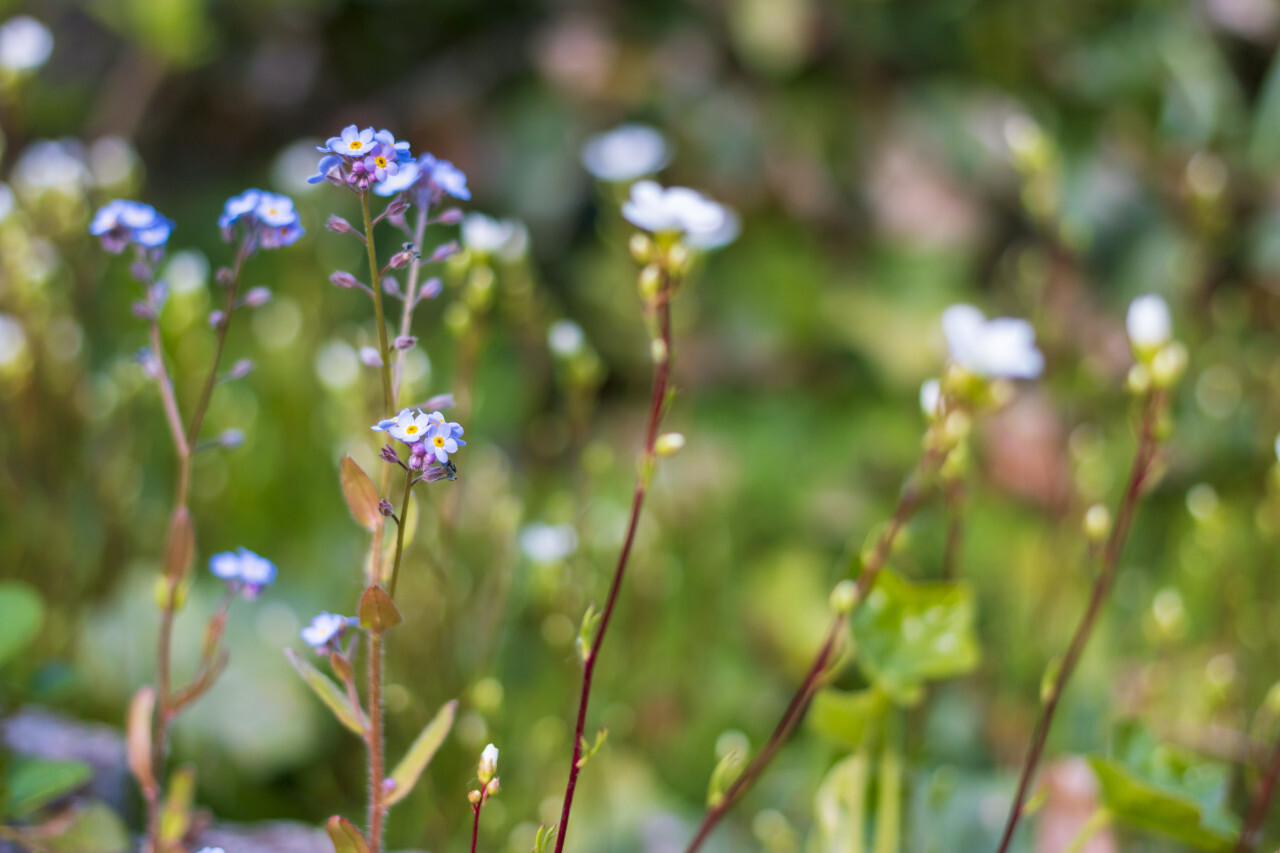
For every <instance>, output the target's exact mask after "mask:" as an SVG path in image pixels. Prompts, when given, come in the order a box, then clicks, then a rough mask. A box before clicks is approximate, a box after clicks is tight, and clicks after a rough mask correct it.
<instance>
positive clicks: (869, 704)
mask: <svg viewBox="0 0 1280 853" xmlns="http://www.w3.org/2000/svg"><path fill="white" fill-rule="evenodd" d="M888 709H889V697H888V696H886V695H885V694H884V693H883V692H881V691H880V690H877V689H876V688H875V687H868V688H867V689H865V690H858V691H855V692H852V693H849V692H845V691H843V690H835V689H833V688H827V689H826V690H822V691H820V692H819V693H818V695H817V696H814V697H813V704H812V705H810V706H809V715H808V717H807V720H808V725H809V727H810V728H811V729H813V730H814V731H816V732H818V733H819V734H822V735H825V736H826V737H829V738H831V739H833V740H835V741H838V742H839V743H841V744H843V745H845V746H848V747H850V748H851V749H857V748H859V747H863V746H868V747H869V746H870V745H871V744H872V743H873V742H874V740H875V739H876V737H877V736H878V735H879V732H880V726H881V723H882V722H883V721H884V714H885V711H887V710H888Z"/></svg>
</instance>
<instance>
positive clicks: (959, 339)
mask: <svg viewBox="0 0 1280 853" xmlns="http://www.w3.org/2000/svg"><path fill="white" fill-rule="evenodd" d="M942 332H943V334H944V335H945V336H946V338H947V349H948V350H950V353H951V361H952V363H953V364H955V365H956V366H958V367H961V368H963V369H964V370H967V371H968V372H970V373H973V374H976V375H977V376H981V377H984V378H986V379H1001V378H1007V379H1034V378H1036V377H1037V376H1039V375H1040V373H1041V371H1043V370H1044V356H1043V355H1041V354H1040V350H1038V349H1036V332H1035V329H1033V328H1032V326H1031V324H1030V323H1028V322H1027V321H1026V320H1018V319H1015V318H1012V317H997V318H996V319H994V320H988V319H987V318H986V315H984V314H983V313H982V312H981V311H979V310H978V309H977V308H975V307H973V306H972V305H952V306H951V307H950V308H948V309H947V310H946V311H944V312H943V313H942Z"/></svg>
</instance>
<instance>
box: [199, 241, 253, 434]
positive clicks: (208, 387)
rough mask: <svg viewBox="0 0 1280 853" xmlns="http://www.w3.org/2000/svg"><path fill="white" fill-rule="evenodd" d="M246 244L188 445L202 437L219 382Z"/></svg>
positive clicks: (234, 269) (242, 246)
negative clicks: (220, 366) (220, 363)
mask: <svg viewBox="0 0 1280 853" xmlns="http://www.w3.org/2000/svg"><path fill="white" fill-rule="evenodd" d="M246 246H247V244H246V243H241V244H240V248H239V249H238V250H237V251H236V260H235V264H234V265H233V266H232V267H231V281H230V283H229V284H228V285H227V307H226V309H225V310H224V311H223V312H222V322H221V323H219V324H218V344H217V347H216V348H215V349H214V351H213V364H211V365H210V366H209V375H208V376H206V377H205V380H204V387H203V388H202V389H201V390H200V400H199V402H197V403H196V407H195V410H194V411H193V412H192V413H191V423H190V424H188V425H187V444H188V445H192V446H194V445H195V443H196V439H198V438H199V437H200V427H201V426H202V425H203V424H204V416H205V412H207V411H208V409H209V400H210V399H212V398H213V389H214V387H215V386H216V385H217V384H218V363H219V362H220V361H222V350H223V347H224V346H225V345H226V343H227V332H228V331H229V330H230V329H231V318H232V316H233V315H234V314H235V310H236V290H237V289H238V287H239V286H240V268H241V266H243V265H244V259H245V255H246V251H245V250H246Z"/></svg>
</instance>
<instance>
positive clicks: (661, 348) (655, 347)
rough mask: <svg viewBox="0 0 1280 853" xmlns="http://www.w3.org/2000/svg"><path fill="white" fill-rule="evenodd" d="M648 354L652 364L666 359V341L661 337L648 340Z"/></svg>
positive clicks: (660, 362)
mask: <svg viewBox="0 0 1280 853" xmlns="http://www.w3.org/2000/svg"><path fill="white" fill-rule="evenodd" d="M649 355H650V357H651V358H652V359H653V363H654V364H662V362H664V361H666V360H667V342H666V341H664V340H663V339H662V338H654V339H653V340H651V341H650V342H649Z"/></svg>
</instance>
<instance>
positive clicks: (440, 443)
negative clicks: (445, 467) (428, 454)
mask: <svg viewBox="0 0 1280 853" xmlns="http://www.w3.org/2000/svg"><path fill="white" fill-rule="evenodd" d="M432 441H433V442H434V443H435V446H436V447H444V436H443V435H437V436H436V437H435V438H434V439H432Z"/></svg>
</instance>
